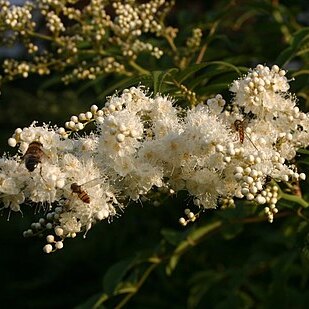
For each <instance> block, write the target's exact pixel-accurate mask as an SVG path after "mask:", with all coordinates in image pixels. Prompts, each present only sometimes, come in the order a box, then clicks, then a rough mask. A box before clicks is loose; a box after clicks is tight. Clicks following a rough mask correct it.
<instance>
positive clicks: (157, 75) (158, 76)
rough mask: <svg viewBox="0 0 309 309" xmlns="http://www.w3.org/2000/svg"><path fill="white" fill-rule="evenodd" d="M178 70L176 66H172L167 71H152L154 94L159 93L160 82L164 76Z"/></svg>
mask: <svg viewBox="0 0 309 309" xmlns="http://www.w3.org/2000/svg"><path fill="white" fill-rule="evenodd" d="M175 71H178V69H176V68H172V69H170V70H167V71H152V72H151V74H152V78H153V92H154V94H157V93H161V92H162V84H163V82H164V80H165V79H166V77H167V76H168V75H169V74H170V73H172V72H175Z"/></svg>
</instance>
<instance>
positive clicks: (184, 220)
mask: <svg viewBox="0 0 309 309" xmlns="http://www.w3.org/2000/svg"><path fill="white" fill-rule="evenodd" d="M184 213H185V216H186V218H184V217H181V218H179V223H180V224H181V225H182V226H186V225H187V224H188V223H189V222H194V221H195V220H196V219H197V218H198V217H199V214H200V212H198V213H196V214H195V213H193V212H192V211H191V210H190V209H189V208H186V209H185V210H184Z"/></svg>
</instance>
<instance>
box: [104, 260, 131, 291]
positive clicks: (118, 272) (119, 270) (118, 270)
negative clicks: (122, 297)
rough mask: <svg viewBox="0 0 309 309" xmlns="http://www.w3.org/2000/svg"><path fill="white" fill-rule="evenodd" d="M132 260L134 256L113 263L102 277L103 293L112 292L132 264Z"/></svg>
mask: <svg viewBox="0 0 309 309" xmlns="http://www.w3.org/2000/svg"><path fill="white" fill-rule="evenodd" d="M134 261H135V258H134V257H131V258H128V259H126V260H122V261H120V262H118V263H116V264H114V265H113V266H111V267H110V268H109V269H108V271H107V272H106V274H105V276H104V279H103V287H104V292H105V293H107V294H108V295H111V294H113V292H114V291H115V290H116V289H117V286H118V285H119V284H120V282H121V281H122V279H123V278H124V277H125V275H126V274H127V272H128V271H129V270H130V269H131V268H132V267H133V266H134V264H135V262H134Z"/></svg>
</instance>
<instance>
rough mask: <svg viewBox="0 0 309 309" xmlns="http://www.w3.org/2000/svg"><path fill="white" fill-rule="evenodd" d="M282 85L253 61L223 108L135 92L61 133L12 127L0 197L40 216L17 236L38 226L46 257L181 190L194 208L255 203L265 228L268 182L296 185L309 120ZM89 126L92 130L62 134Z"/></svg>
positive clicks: (270, 212) (272, 204) (273, 186)
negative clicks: (135, 203)
mask: <svg viewBox="0 0 309 309" xmlns="http://www.w3.org/2000/svg"><path fill="white" fill-rule="evenodd" d="M288 89H289V84H288V80H287V79H286V77H285V71H283V70H280V69H279V68H278V67H277V66H273V67H272V68H271V69H270V68H268V67H265V66H262V65H258V66H257V67H256V68H255V69H253V70H251V71H250V72H249V73H248V74H247V75H246V76H244V77H242V78H240V79H239V80H237V81H234V82H233V84H232V86H231V91H232V92H233V93H234V94H235V96H234V99H233V101H232V102H231V103H230V104H227V103H226V102H225V100H224V99H223V98H222V96H221V95H217V96H216V97H214V98H212V99H209V100H208V101H207V102H206V104H199V105H197V106H196V107H193V108H191V109H186V110H184V109H181V108H180V107H176V106H175V104H174V103H175V102H174V101H173V99H172V98H170V97H164V96H162V95H156V96H154V97H152V96H151V95H149V94H148V93H147V91H146V90H145V89H144V88H143V87H141V86H140V87H137V88H135V87H132V88H130V89H126V90H124V91H123V92H122V94H120V95H114V96H112V97H110V98H109V99H108V100H107V102H106V104H105V106H104V107H103V108H102V109H99V108H98V107H97V106H95V105H94V106H92V107H91V109H90V111H88V112H86V113H82V114H80V115H79V116H72V117H71V120H70V121H68V122H67V123H66V125H65V127H66V128H56V127H51V126H48V125H43V126H37V124H36V123H33V124H32V125H31V126H30V127H28V128H24V129H16V131H15V133H14V135H13V136H12V137H11V138H10V139H9V144H10V145H11V146H13V147H14V146H17V145H18V147H19V151H18V154H16V155H15V156H14V157H3V158H2V159H1V162H0V192H1V200H2V202H3V203H4V207H5V208H10V210H12V211H20V205H21V204H24V207H27V205H30V204H38V205H41V206H42V208H43V209H45V210H46V217H45V218H41V219H40V220H39V222H37V223H33V224H32V226H31V229H29V230H28V231H26V232H25V236H31V235H33V234H42V233H43V232H45V230H47V238H46V240H47V244H46V245H45V247H44V250H45V252H51V251H53V250H56V249H61V248H62V246H63V240H64V239H65V238H67V237H75V236H76V234H77V233H80V232H87V231H88V230H89V229H90V228H91V227H92V225H93V224H94V223H96V222H98V221H101V220H103V219H107V218H111V217H112V216H114V215H116V214H117V212H118V211H119V210H122V208H123V204H122V203H121V201H124V200H126V199H132V200H137V199H139V198H140V197H142V196H144V195H146V194H148V193H150V192H151V190H152V189H153V188H155V187H156V188H165V189H168V190H169V191H170V192H177V191H180V190H186V191H187V192H188V193H189V194H190V195H192V196H193V197H194V203H195V204H196V205H197V206H198V207H200V209H202V210H203V209H207V208H216V207H217V205H218V204H221V205H222V206H223V207H231V206H234V204H235V203H234V200H235V199H236V198H237V199H247V200H249V201H252V202H255V203H257V204H260V205H263V207H264V208H265V212H266V215H267V217H268V220H269V221H270V222H272V220H273V216H274V214H275V213H276V212H277V211H278V209H277V208H276V203H277V201H278V190H279V188H278V185H277V183H279V182H285V183H293V182H294V181H298V180H302V179H305V175H304V174H303V173H298V172H297V169H296V167H295V166H294V165H293V164H291V163H290V161H291V159H293V158H294V157H295V155H296V151H297V149H299V148H302V147H307V146H308V145H309V118H308V115H307V114H305V113H303V112H301V111H299V108H298V107H297V106H296V102H295V101H296V100H295V98H294V97H293V96H292V95H291V94H289V93H288V92H287V91H288ZM89 122H94V123H95V125H96V128H97V129H96V131H95V132H93V133H92V134H90V135H89V136H86V137H80V136H78V135H74V137H73V138H69V135H70V134H71V133H72V132H77V131H79V130H81V129H83V128H84V127H85V125H87V124H88V123H89ZM34 142H35V143H34ZM31 160H32V161H31ZM30 163H31V164H33V165H32V167H34V168H33V170H31V169H29V164H30ZM191 219H192V215H191ZM191 221H193V220H191ZM180 222H181V223H182V224H186V223H187V221H186V220H185V219H184V218H181V220H180Z"/></svg>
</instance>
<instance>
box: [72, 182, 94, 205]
mask: <svg viewBox="0 0 309 309" xmlns="http://www.w3.org/2000/svg"><path fill="white" fill-rule="evenodd" d="M71 190H72V192H73V193H76V194H77V196H78V198H79V199H80V200H81V201H83V202H84V203H85V204H90V196H89V195H88V193H87V192H86V191H85V190H84V189H83V188H82V186H81V185H78V184H77V183H76V182H74V183H72V184H71Z"/></svg>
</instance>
